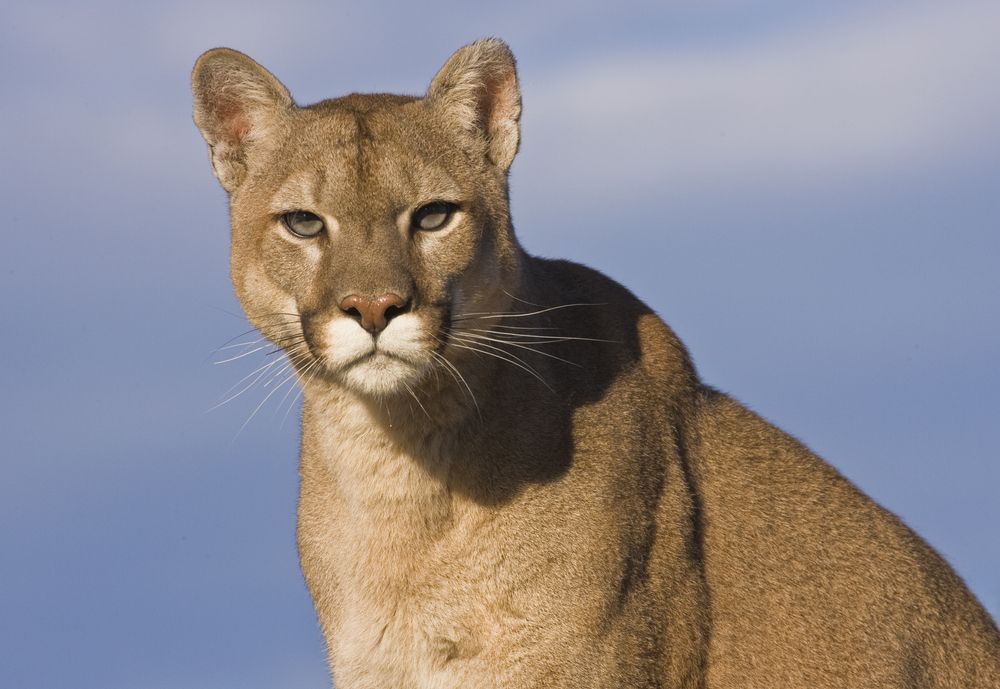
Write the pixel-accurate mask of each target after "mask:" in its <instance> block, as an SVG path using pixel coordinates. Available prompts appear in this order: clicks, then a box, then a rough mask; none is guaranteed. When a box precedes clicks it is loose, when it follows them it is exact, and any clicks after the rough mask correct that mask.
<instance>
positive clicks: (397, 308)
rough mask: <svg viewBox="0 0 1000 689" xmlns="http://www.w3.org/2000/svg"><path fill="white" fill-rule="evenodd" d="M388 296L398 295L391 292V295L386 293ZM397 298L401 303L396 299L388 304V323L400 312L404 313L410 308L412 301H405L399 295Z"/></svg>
mask: <svg viewBox="0 0 1000 689" xmlns="http://www.w3.org/2000/svg"><path fill="white" fill-rule="evenodd" d="M386 296H388V297H396V295H395V294H390V295H386ZM396 299H398V300H399V303H397V302H396V301H392V302H390V303H389V304H388V305H387V306H386V309H385V320H386V323H388V322H389V321H391V320H392V319H393V318H395V317H396V316H398V315H400V314H403V313H406V312H407V311H409V310H410V302H408V301H403V300H402V299H401V298H399V297H396Z"/></svg>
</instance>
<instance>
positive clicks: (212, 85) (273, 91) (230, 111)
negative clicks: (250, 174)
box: [191, 48, 295, 193]
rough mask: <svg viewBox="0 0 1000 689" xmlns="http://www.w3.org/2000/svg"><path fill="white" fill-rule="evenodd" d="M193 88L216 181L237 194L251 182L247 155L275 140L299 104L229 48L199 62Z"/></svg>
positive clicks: (264, 72)
mask: <svg viewBox="0 0 1000 689" xmlns="http://www.w3.org/2000/svg"><path fill="white" fill-rule="evenodd" d="M191 88H192V90H193V91H194V122H195V124H196V125H198V129H200V130H201V134H202V136H204V137H205V141H206V142H207V143H208V148H209V150H210V151H211V154H212V168H213V169H214V170H215V176H216V177H217V178H218V179H219V182H221V183H222V186H223V187H224V188H225V189H226V191H228V192H230V193H232V192H233V190H235V189H236V188H237V187H238V186H239V185H240V183H241V182H242V181H243V179H244V177H245V176H246V170H247V156H248V153H250V152H252V149H254V148H255V147H260V146H265V145H266V144H267V143H268V141H269V140H273V139H274V138H275V136H276V135H277V134H278V129H279V127H280V124H281V118H282V116H283V114H284V113H285V112H286V111H287V110H289V109H290V108H292V107H294V105H295V103H294V101H292V97H291V95H289V93H288V89H286V88H285V87H284V85H282V83H281V82H280V81H278V80H277V79H276V78H275V77H274V75H272V74H271V73H270V72H268V71H267V70H266V69H264V68H263V67H261V66H260V65H259V64H257V63H256V62H254V61H253V60H252V59H250V58H249V57H247V56H246V55H244V54H243V53H240V52H238V51H236V50H230V49H229V48H215V49H214V50H209V51H208V52H206V53H204V54H203V55H202V56H201V57H199V58H198V61H197V62H196V63H195V65H194V70H193V72H192V74H191Z"/></svg>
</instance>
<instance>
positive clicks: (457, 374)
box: [431, 352, 482, 418]
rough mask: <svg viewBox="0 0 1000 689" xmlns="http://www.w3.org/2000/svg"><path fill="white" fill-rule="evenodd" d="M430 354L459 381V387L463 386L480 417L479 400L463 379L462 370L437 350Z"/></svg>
mask: <svg viewBox="0 0 1000 689" xmlns="http://www.w3.org/2000/svg"><path fill="white" fill-rule="evenodd" d="M431 356H433V357H434V358H435V359H436V360H437V361H438V362H440V363H441V364H442V365H443V366H444V370H445V371H447V372H448V373H450V374H451V377H452V378H454V379H455V382H456V383H459V385H460V387H461V386H464V388H465V391H466V392H468V393H469V397H470V398H471V399H472V404H473V405H474V406H475V407H476V413H477V414H479V417H480V418H482V412H481V411H480V410H479V402H478V400H476V396H475V395H474V394H473V393H472V388H470V387H469V384H468V383H467V382H466V380H465V376H463V375H462V372H461V371H459V370H458V367H457V366H455V364H453V363H451V362H450V361H448V359H447V358H445V357H444V356H442V355H441V354H438V353H437V352H431Z"/></svg>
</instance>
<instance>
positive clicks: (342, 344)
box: [323, 313, 431, 395]
mask: <svg viewBox="0 0 1000 689" xmlns="http://www.w3.org/2000/svg"><path fill="white" fill-rule="evenodd" d="M323 339H324V346H323V358H324V363H325V364H326V366H327V368H329V369H330V370H331V371H335V372H337V373H339V375H340V377H341V379H342V380H343V381H344V383H345V384H346V385H347V386H348V387H350V388H353V389H355V390H357V391H359V392H363V393H366V394H369V395H386V394H389V393H391V392H395V391H397V390H399V389H401V388H403V386H404V385H412V384H413V383H416V382H417V381H418V380H419V379H420V378H421V377H422V376H423V372H424V370H425V369H426V368H427V367H428V366H429V365H430V362H431V355H430V350H429V347H428V346H427V344H426V343H425V342H424V338H423V337H422V329H421V323H420V318H419V317H418V316H416V315H415V314H409V313H406V314H402V315H400V316H397V317H396V318H393V319H392V320H391V321H390V322H389V325H388V326H386V328H385V330H383V331H382V332H381V333H380V334H379V336H378V344H377V345H376V340H375V338H373V337H372V336H371V335H370V334H369V333H368V332H366V331H365V330H364V329H363V328H362V327H361V326H360V325H359V324H358V323H357V322H355V321H354V320H352V319H350V318H346V317H344V318H335V319H334V320H332V321H330V322H329V323H328V324H327V325H326V327H325V328H324V332H323Z"/></svg>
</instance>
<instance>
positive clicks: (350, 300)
mask: <svg viewBox="0 0 1000 689" xmlns="http://www.w3.org/2000/svg"><path fill="white" fill-rule="evenodd" d="M364 305H365V300H364V299H362V298H361V297H359V296H357V295H356V294H352V295H351V296H349V297H345V298H344V300H343V301H341V302H340V310H341V311H343V312H344V313H346V314H347V315H348V316H350V317H351V318H353V319H354V320H356V321H357V322H358V323H361V322H362V321H363V320H364V318H365V316H364Z"/></svg>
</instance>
